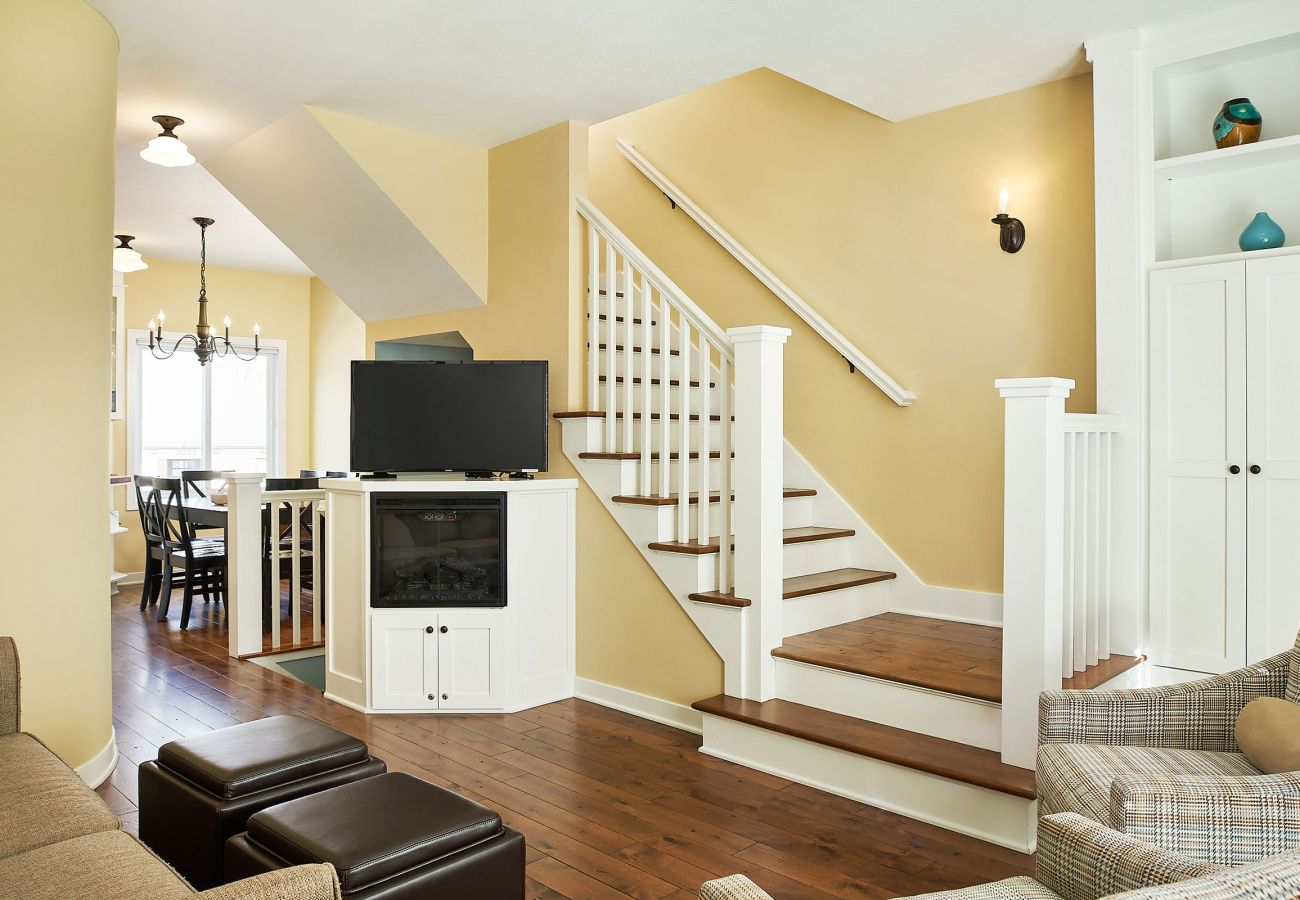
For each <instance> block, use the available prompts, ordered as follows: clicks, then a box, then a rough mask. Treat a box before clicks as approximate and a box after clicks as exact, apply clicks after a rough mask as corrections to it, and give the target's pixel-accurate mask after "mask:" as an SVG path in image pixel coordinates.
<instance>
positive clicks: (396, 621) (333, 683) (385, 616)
mask: <svg viewBox="0 0 1300 900" xmlns="http://www.w3.org/2000/svg"><path fill="white" fill-rule="evenodd" d="M322 485H323V486H324V487H325V489H326V491H327V492H328V499H327V502H328V510H329V514H328V521H327V527H326V563H325V567H326V577H325V598H326V599H325V661H326V665H325V696H326V697H328V698H329V699H331V700H335V701H338V702H340V703H343V704H345V705H347V706H350V707H352V708H354V709H357V710H360V711H363V712H367V713H448V712H455V713H466V712H516V711H519V710H521V709H527V708H529V707H533V706H537V705H540V704H543V703H550V702H553V701H555V700H560V699H563V698H565V697H571V696H573V684H574V666H575V647H574V637H575V623H574V596H575V549H574V548H575V523H574V515H575V504H576V495H577V481H576V480H575V479H571V478H568V479H566V478H548V477H546V476H544V475H543V476H539V477H538V478H537V479H536V480H534V481H500V480H495V479H493V480H486V481H480V480H466V479H464V478H459V477H452V476H446V477H436V476H435V477H420V478H406V477H401V478H398V479H383V480H374V481H362V480H358V479H328V480H326V481H323V482H322ZM495 493H500V494H502V495H504V500H505V520H504V526H503V527H504V531H503V534H504V536H505V562H504V566H503V567H502V576H501V578H502V582H503V583H504V585H505V601H506V605H505V606H504V607H428V608H423V607H420V608H412V607H401V608H375V607H374V606H373V605H372V599H371V595H372V571H371V566H372V559H371V555H372V538H373V537H374V534H373V529H374V528H375V527H376V526H375V522H374V509H375V502H374V501H375V498H376V495H379V496H380V497H381V498H387V499H391V498H395V497H401V496H406V497H422V498H430V497H469V496H473V495H476V494H495Z"/></svg>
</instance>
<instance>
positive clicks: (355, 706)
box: [321, 691, 370, 713]
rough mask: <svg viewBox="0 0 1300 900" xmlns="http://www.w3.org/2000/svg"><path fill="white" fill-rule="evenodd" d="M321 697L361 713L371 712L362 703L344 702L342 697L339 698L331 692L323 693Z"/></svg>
mask: <svg viewBox="0 0 1300 900" xmlns="http://www.w3.org/2000/svg"><path fill="white" fill-rule="evenodd" d="M321 696H322V697H324V698H325V699H326V700H330V701H332V702H334V703H337V704H338V705H339V706H346V707H347V708H348V709H355V710H356V711H357V712H359V713H369V712H370V711H369V710H368V709H366V708H365V707H364V706H362V705H361V704H360V703H353V702H352V701H351V700H344V699H343V698H342V697H340V696H338V695H337V694H331V693H330V692H329V691H325V692H323V693H322V694H321Z"/></svg>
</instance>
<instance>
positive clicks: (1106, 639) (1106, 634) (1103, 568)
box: [1097, 431, 1114, 659]
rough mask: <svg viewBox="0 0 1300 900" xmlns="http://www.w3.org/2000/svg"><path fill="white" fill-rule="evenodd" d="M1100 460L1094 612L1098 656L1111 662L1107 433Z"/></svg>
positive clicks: (1110, 438) (1109, 435) (1109, 437)
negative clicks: (1098, 550) (1095, 616)
mask: <svg viewBox="0 0 1300 900" xmlns="http://www.w3.org/2000/svg"><path fill="white" fill-rule="evenodd" d="M1102 438H1103V441H1102V457H1101V482H1100V485H1099V486H1100V491H1099V498H1098V507H1099V508H1098V515H1097V518H1098V520H1099V525H1098V532H1097V541H1098V545H1099V546H1100V547H1101V553H1099V554H1098V556H1099V570H1100V571H1099V574H1098V576H1097V588H1098V591H1097V593H1098V597H1099V604H1098V612H1097V635H1098V648H1097V652H1098V655H1099V656H1100V657H1101V658H1102V659H1109V658H1110V591H1111V583H1110V540H1111V527H1110V525H1111V523H1110V514H1111V513H1110V511H1111V446H1112V442H1113V441H1114V434H1113V433H1111V432H1109V431H1108V432H1106V433H1105V434H1104V435H1102Z"/></svg>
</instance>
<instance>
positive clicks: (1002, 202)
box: [998, 184, 1010, 216]
mask: <svg viewBox="0 0 1300 900" xmlns="http://www.w3.org/2000/svg"><path fill="white" fill-rule="evenodd" d="M1009 199H1010V198H1009V197H1008V195H1007V186H1006V185H1005V184H1004V185H1002V191H1001V192H1000V193H999V194H998V212H999V213H1000V214H1001V215H1004V216H1005V215H1006V214H1007V201H1008V200H1009Z"/></svg>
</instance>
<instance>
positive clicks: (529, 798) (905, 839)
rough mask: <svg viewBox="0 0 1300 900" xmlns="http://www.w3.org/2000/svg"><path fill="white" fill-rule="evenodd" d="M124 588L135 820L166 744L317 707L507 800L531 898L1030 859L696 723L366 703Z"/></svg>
mask: <svg viewBox="0 0 1300 900" xmlns="http://www.w3.org/2000/svg"><path fill="white" fill-rule="evenodd" d="M138 605H139V597H138V593H136V592H134V591H132V589H131V588H129V587H128V588H124V589H123V591H122V593H121V594H120V595H119V596H118V597H116V598H114V600H113V609H112V623H113V624H112V641H113V717H114V723H115V726H116V728H117V742H118V749H119V751H120V753H121V756H122V761H121V762H120V763H119V764H118V767H117V770H116V771H115V772H114V773H113V776H112V777H111V778H110V779H109V781H108V782H107V783H105V785H104V786H103V787H101V788H100V791H99V792H100V794H101V796H103V797H104V799H105V800H106V801H107V802H108V804H109V805H110V806H111V807H112V808H113V809H114V811H115V812H117V813H118V814H119V815H120V816H122V818H123V821H124V823H125V825H126V827H127V828H128V829H129V830H132V831H134V830H136V828H137V815H136V812H135V800H136V796H137V794H136V785H137V782H136V765H137V764H138V763H140V762H143V761H145V760H148V759H153V758H155V756H156V755H157V752H158V746H159V745H160V744H163V743H166V742H167V741H170V740H174V739H176V738H178V737H184V736H189V735H194V734H201V733H203V732H206V731H209V730H211V729H213V728H220V727H223V726H225V725H233V724H235V723H236V722H243V721H249V720H252V719H257V718H260V717H262V716H266V715H274V714H278V713H291V714H295V715H306V716H312V717H315V718H318V719H321V720H323V721H327V722H329V723H331V724H332V725H334V726H335V727H337V728H340V729H342V730H344V731H346V732H348V733H350V734H353V735H356V736H357V737H359V738H361V739H362V740H365V741H366V742H367V743H369V744H370V747H371V751H372V752H373V753H374V754H375V755H377V756H379V757H382V758H383V759H384V760H386V761H387V763H388V766H389V768H390V769H392V770H396V771H404V772H410V773H411V774H413V775H416V776H418V777H420V778H424V779H427V780H428V781H431V782H433V783H435V784H440V785H442V786H444V787H447V788H450V789H452V790H455V791H457V792H459V793H461V794H463V795H465V796H468V797H471V798H473V799H475V800H477V801H479V802H480V803H483V804H485V805H487V806H490V807H492V808H493V809H496V810H499V811H500V813H501V815H502V818H503V819H504V820H505V821H506V823H507V824H508V825H510V826H511V827H513V828H516V829H518V830H519V831H521V832H523V834H524V835H525V837H526V838H527V840H528V856H527V866H528V868H527V874H528V896H529V897H534V898H561V897H567V898H623V897H636V898H655V900H658V898H675V900H676V898H687V897H694V896H695V895H696V891H697V890H698V888H699V885H700V883H701V882H703V881H706V880H708V879H710V878H714V877H718V876H722V875H728V874H731V873H734V872H744V873H745V874H747V875H749V877H751V878H752V879H754V881H756V882H757V883H758V884H759V885H761V886H762V887H763V888H764V889H766V890H767V891H768V892H769V893H771V894H772V895H773V896H774V897H776V898H778V900H786V898H827V897H857V898H877V897H881V898H883V897H892V896H897V895H904V894H913V893H920V892H924V891H935V890H943V889H947V888H953V887H959V886H963V885H968V884H974V883H978V882H982V881H990V880H995V879H999V878H1004V877H1007V876H1009V875H1012V874H1021V873H1025V872H1028V871H1030V870H1031V869H1032V863H1031V859H1030V857H1027V856H1024V855H1023V854H1019V853H1015V852H1013V851H1010V850H1005V849H1003V848H1000V847H996V846H993V845H991V844H986V843H983V842H981V841H977V840H974V839H971V838H967V837H964V836H961V835H957V834H953V833H951V832H947V831H944V830H943V829H940V828H936V827H934V826H931V825H926V824H923V823H920V822H916V821H913V820H910V819H906V818H903V817H901V816H896V815H893V814H890V813H886V812H882V811H880V810H877V809H873V808H871V807H868V806H865V805H863V804H861V803H857V802H855V801H852V800H846V799H843V798H840V797H835V796H833V795H830V794H824V793H822V792H820V791H816V790H813V789H811V788H806V787H803V786H802V785H798V784H794V783H792V782H789V781H786V780H784V779H781V778H777V777H774V776H771V775H766V774H763V773H761V772H755V771H753V770H751V769H746V768H743V767H740V766H736V765H733V764H731V763H727V762H723V761H722V760H718V759H714V758H712V757H709V756H705V755H704V754H701V753H698V752H696V751H697V748H698V746H699V738H698V737H696V736H694V735H692V734H690V733H688V732H683V731H679V730H677V729H673V728H669V727H667V726H663V725H658V724H656V723H653V722H649V721H646V720H644V719H640V718H637V717H635V716H630V715H626V714H623V713H619V712H616V711H613V710H609V709H606V708H604V707H601V706H597V705H594V704H591V703H587V702H584V701H581V700H566V701H562V702H559V703H552V704H550V705H548V706H543V707H539V708H537V709H532V710H528V711H525V712H522V713H517V714H514V715H477V716H470V715H459V716H364V715H361V714H359V713H356V712H354V711H352V710H349V709H347V708H345V707H342V706H339V705H337V704H334V703H330V702H328V701H326V700H324V699H323V698H322V697H321V694H320V692H319V691H316V690H314V689H312V688H311V687H309V686H307V685H305V684H302V683H301V682H298V681H295V680H294V679H291V678H289V677H287V676H284V675H281V674H279V673H276V672H272V671H270V670H268V669H265V668H263V667H261V666H258V665H255V664H253V663H250V662H246V661H241V660H234V659H230V658H228V657H227V656H226V649H225V632H224V627H223V624H222V619H223V615H222V614H221V613H220V612H219V611H218V610H217V609H215V608H214V607H213V606H207V607H205V606H204V604H202V603H201V602H200V603H196V604H195V612H194V622H193V623H192V624H191V626H190V629H189V631H188V632H182V631H180V629H179V627H178V619H179V609H180V604H179V602H178V601H173V604H172V614H171V618H170V619H169V621H167V622H156V621H154V616H153V614H152V612H141V611H140V610H139V609H138Z"/></svg>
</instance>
